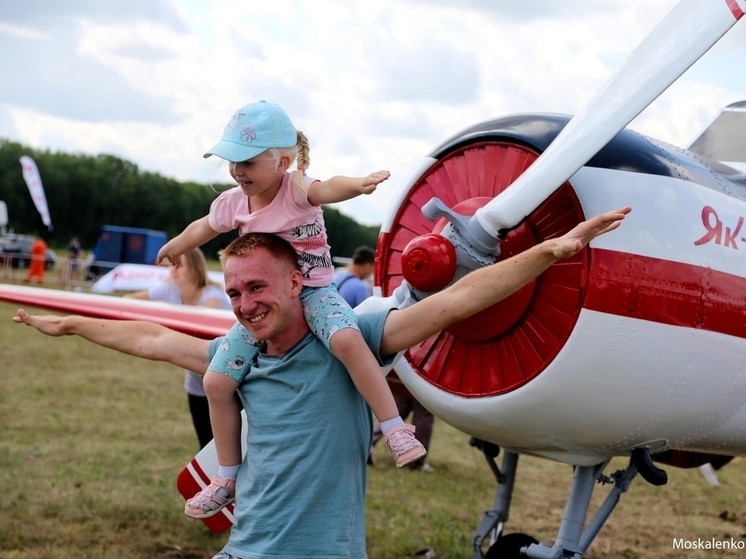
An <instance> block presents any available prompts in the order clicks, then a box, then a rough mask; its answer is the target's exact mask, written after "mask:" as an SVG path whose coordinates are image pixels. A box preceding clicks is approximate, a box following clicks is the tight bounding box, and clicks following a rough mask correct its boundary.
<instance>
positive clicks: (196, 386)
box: [125, 248, 231, 448]
mask: <svg viewBox="0 0 746 559" xmlns="http://www.w3.org/2000/svg"><path fill="white" fill-rule="evenodd" d="M169 276H170V280H169V281H166V282H163V283H161V284H160V285H156V286H154V287H151V288H150V289H145V290H143V291H135V292H134V293H128V294H126V295H125V297H129V298H132V299H146V300H149V301H163V302H165V303H172V304H174V305H198V306H202V307H210V308H213V309H225V310H230V309H231V302H230V300H229V299H228V296H227V295H226V294H225V291H224V290H223V287H222V286H221V285H218V284H217V283H215V282H212V281H210V279H209V278H208V276H207V263H206V262H205V256H204V254H202V251H201V250H200V249H198V248H195V249H192V250H190V251H187V252H186V253H185V254H184V257H183V259H182V266H179V267H178V268H177V267H175V266H171V267H170V269H169ZM202 379H203V375H201V374H198V373H195V372H194V371H189V370H185V371H184V389H185V390H186V393H187V397H188V399H189V411H190V413H191V414H192V423H193V424H194V431H195V432H196V433H197V439H198V440H199V447H200V448H204V447H205V446H206V445H207V443H209V442H210V441H211V440H212V426H211V424H210V406H209V404H208V401H207V396H206V395H205V389H204V387H203V386H202Z"/></svg>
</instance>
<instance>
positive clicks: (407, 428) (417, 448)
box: [384, 424, 427, 468]
mask: <svg viewBox="0 0 746 559" xmlns="http://www.w3.org/2000/svg"><path fill="white" fill-rule="evenodd" d="M384 437H385V439H386V444H388V445H389V448H390V449H391V454H393V455H394V460H396V467H397V468H401V467H402V466H406V465H407V464H409V463H410V462H413V461H415V460H417V459H418V458H422V457H423V456H425V454H427V450H425V447H424V446H422V443H421V442H420V441H418V440H417V439H416V438H415V437H414V425H407V424H402V425H397V426H396V427H393V428H392V429H389V431H388V432H387V433H386V434H385V435H384Z"/></svg>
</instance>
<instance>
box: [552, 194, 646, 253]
mask: <svg viewBox="0 0 746 559" xmlns="http://www.w3.org/2000/svg"><path fill="white" fill-rule="evenodd" d="M631 211H632V208H631V207H629V206H627V207H625V208H619V209H618V210H613V211H610V212H606V213H603V214H600V215H597V216H596V217H592V218H591V219H589V220H587V221H583V222H582V223H578V224H577V225H576V226H575V227H574V228H573V229H572V230H570V231H568V232H567V233H565V234H564V235H562V236H561V237H558V238H557V239H555V241H556V244H555V245H554V246H552V253H553V254H554V256H555V257H557V258H559V259H562V258H569V257H570V256H573V255H574V254H577V253H578V252H580V251H581V250H582V249H583V247H584V246H586V245H587V244H588V243H589V242H591V241H592V240H593V239H595V238H596V237H598V236H599V235H603V234H604V233H608V232H609V231H613V230H614V229H616V228H617V227H619V226H620V225H621V224H622V220H623V219H624V218H625V216H626V215H627V214H628V213H629V212H631Z"/></svg>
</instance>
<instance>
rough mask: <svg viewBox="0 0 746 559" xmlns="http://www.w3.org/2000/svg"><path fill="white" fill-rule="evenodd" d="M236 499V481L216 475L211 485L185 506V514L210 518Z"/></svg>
mask: <svg viewBox="0 0 746 559" xmlns="http://www.w3.org/2000/svg"><path fill="white" fill-rule="evenodd" d="M235 498H236V480H235V479H226V478H224V477H220V476H219V475H215V476H214V477H213V478H212V479H211V480H210V485H208V486H207V487H205V488H204V489H203V490H202V491H200V492H199V493H197V494H196V495H195V496H194V497H192V498H191V499H189V500H188V501H187V502H186V505H185V506H184V513H185V514H186V515H187V516H191V517H192V518H209V517H211V516H213V515H215V514H217V513H219V512H220V511H221V510H223V509H224V508H225V507H226V506H227V505H230V504H231V503H232V502H233V501H234V499H235Z"/></svg>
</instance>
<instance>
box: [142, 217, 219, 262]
mask: <svg viewBox="0 0 746 559" xmlns="http://www.w3.org/2000/svg"><path fill="white" fill-rule="evenodd" d="M217 236H218V232H217V231H215V230H214V229H213V228H212V227H210V223H209V222H208V219H207V216H205V217H201V218H199V219H197V220H195V221H192V222H191V223H190V224H189V225H187V227H186V229H184V230H183V231H182V232H181V233H179V234H178V235H176V236H175V237H174V238H173V239H171V240H170V241H168V242H167V243H166V244H165V245H163V246H162V247H161V250H159V251H158V256H157V257H156V260H155V263H156V264H160V263H161V262H163V261H164V260H168V261H169V262H171V264H173V265H174V266H176V267H177V268H178V267H179V266H180V265H181V255H182V254H184V253H185V252H188V251H190V250H192V249H193V248H198V247H200V246H202V245H203V244H205V243H206V242H207V241H211V240H212V239H214V238H215V237H217Z"/></svg>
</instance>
